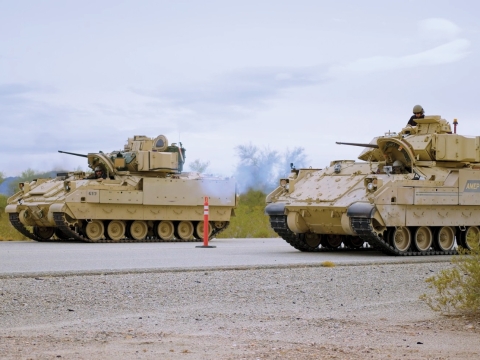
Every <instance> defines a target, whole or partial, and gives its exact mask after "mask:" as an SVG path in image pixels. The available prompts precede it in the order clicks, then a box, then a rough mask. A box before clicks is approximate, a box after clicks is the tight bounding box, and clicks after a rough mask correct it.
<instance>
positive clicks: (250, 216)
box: [217, 189, 278, 238]
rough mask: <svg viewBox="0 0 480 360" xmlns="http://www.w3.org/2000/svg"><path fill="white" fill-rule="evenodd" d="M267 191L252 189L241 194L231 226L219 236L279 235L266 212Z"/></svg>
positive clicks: (265, 236) (260, 236)
mask: <svg viewBox="0 0 480 360" xmlns="http://www.w3.org/2000/svg"><path fill="white" fill-rule="evenodd" d="M265 197H266V195H265V193H263V192H262V191H260V190H252V189H250V190H249V191H247V192H246V193H245V194H242V195H240V198H239V201H238V206H237V208H236V209H235V216H233V217H232V218H231V219H230V225H229V227H228V228H227V229H226V230H225V231H223V232H221V233H220V234H219V235H218V236H217V237H218V238H271V237H277V236H278V235H277V234H276V233H275V232H274V231H273V230H272V228H271V227H270V222H269V219H268V216H267V215H265V214H264V209H265Z"/></svg>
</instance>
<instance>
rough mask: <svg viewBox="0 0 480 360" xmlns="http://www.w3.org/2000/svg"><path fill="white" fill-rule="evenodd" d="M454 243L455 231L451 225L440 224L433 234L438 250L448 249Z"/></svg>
mask: <svg viewBox="0 0 480 360" xmlns="http://www.w3.org/2000/svg"><path fill="white" fill-rule="evenodd" d="M454 244H455V232H454V231H453V228H452V227H451V226H442V227H441V228H440V229H438V231H437V234H436V236H435V246H436V248H437V249H438V250H441V251H448V250H451V249H452V248H453V245H454Z"/></svg>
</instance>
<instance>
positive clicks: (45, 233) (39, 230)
mask: <svg viewBox="0 0 480 360" xmlns="http://www.w3.org/2000/svg"><path fill="white" fill-rule="evenodd" d="M54 233H55V228H53V227H50V226H46V227H45V226H42V227H40V226H34V227H33V234H34V235H37V236H38V237H39V238H41V239H42V240H49V239H50V238H51V237H52V236H53V234H54Z"/></svg>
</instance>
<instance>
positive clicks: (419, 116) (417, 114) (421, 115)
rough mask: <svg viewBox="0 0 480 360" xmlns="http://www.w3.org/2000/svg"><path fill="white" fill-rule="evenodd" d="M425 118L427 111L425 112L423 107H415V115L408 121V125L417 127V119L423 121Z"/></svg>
mask: <svg viewBox="0 0 480 360" xmlns="http://www.w3.org/2000/svg"><path fill="white" fill-rule="evenodd" d="M424 117H425V111H424V110H423V107H422V105H415V106H414V107H413V115H412V116H411V117H410V120H408V123H407V125H411V126H417V122H416V121H415V119H423V118H424Z"/></svg>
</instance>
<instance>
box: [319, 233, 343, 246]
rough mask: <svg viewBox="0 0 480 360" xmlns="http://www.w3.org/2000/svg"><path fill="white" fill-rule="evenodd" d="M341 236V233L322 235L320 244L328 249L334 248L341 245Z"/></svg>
mask: <svg viewBox="0 0 480 360" xmlns="http://www.w3.org/2000/svg"><path fill="white" fill-rule="evenodd" d="M342 241H343V236H341V235H333V234H331V235H324V236H322V246H324V247H326V248H329V249H336V248H338V247H339V246H340V245H342Z"/></svg>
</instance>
